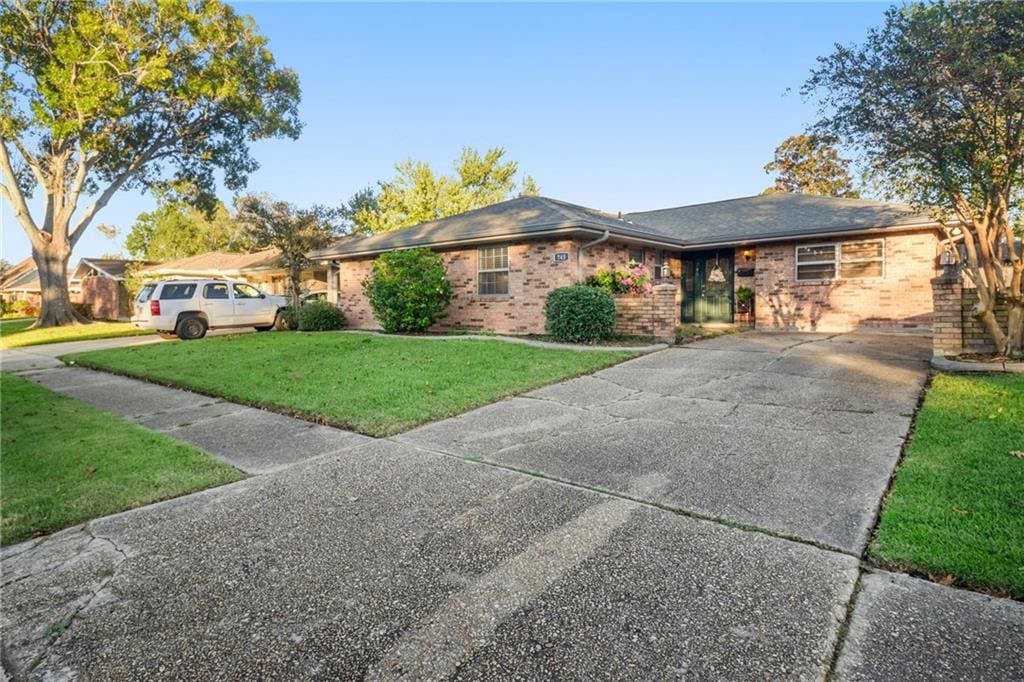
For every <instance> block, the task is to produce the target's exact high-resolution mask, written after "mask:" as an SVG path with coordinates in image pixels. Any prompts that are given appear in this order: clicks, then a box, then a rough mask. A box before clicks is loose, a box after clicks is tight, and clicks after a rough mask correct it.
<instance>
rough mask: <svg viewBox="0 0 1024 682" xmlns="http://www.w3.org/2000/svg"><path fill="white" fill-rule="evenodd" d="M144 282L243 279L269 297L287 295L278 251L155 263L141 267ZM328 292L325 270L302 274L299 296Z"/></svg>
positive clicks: (215, 253) (215, 254)
mask: <svg viewBox="0 0 1024 682" xmlns="http://www.w3.org/2000/svg"><path fill="white" fill-rule="evenodd" d="M141 274H142V276H143V277H144V278H146V279H161V278H165V277H208V278H224V279H236V280H245V281H247V282H249V283H251V284H255V285H256V286H258V287H259V288H261V289H263V290H264V291H265V292H267V293H269V294H282V295H283V294H287V293H288V289H289V286H288V273H287V271H286V270H285V267H284V263H282V261H281V254H280V252H279V251H278V250H277V249H265V250H263V251H257V252H256V253H228V252H225V251H209V252H207V253H201V254H199V255H198V256H189V257H188V258H180V259H178V260H173V261H167V262H164V263H157V264H155V265H152V266H150V267H147V268H143V270H142V272H141ZM326 289H327V268H326V266H323V265H316V266H314V267H311V268H308V269H306V270H303V271H302V293H303V294H310V293H317V292H324V291H326Z"/></svg>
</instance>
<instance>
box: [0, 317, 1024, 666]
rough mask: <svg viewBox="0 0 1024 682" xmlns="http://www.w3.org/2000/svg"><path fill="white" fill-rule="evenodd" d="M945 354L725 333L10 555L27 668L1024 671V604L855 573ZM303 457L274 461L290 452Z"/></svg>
mask: <svg viewBox="0 0 1024 682" xmlns="http://www.w3.org/2000/svg"><path fill="white" fill-rule="evenodd" d="M926 351H927V341H926V340H925V339H920V338H915V337H881V336H871V335H848V336H841V337H835V338H827V337H810V336H786V335H755V334H744V335H742V336H739V337H729V338H722V339H718V340H714V341H711V342H706V343H703V344H699V345H696V346H693V347H687V348H683V349H675V350H669V351H664V352H661V353H656V354H653V355H649V356H645V357H643V358H639V359H637V360H634V361H631V362H628V363H625V364H622V365H619V366H617V367H615V368H612V369H609V370H605V371H603V372H600V373H598V374H597V375H596V376H593V377H586V378H582V379H578V380H574V381H571V382H566V383H563V384H559V385H556V386H551V387H548V388H545V389H542V390H540V391H536V392H534V393H533V394H531V395H530V396H529V397H522V398H516V399H512V400H507V401H502V402H500V403H497V404H495V405H491V406H489V407H485V408H482V409H480V410H476V411H474V412H471V413H468V414H466V415H463V416H462V417H459V418H456V419H452V420H447V421H445V422H440V423H437V424H434V425H430V426H426V427H423V428H421V429H417V430H415V431H412V432H409V433H407V434H404V435H402V436H399V437H397V438H395V439H390V440H372V439H364V438H340V437H339V438H338V439H336V444H335V445H334V446H332V447H333V448H335V449H333V451H331V452H327V453H326V454H322V455H320V456H317V457H313V458H311V459H307V460H304V461H298V462H297V463H295V464H293V465H292V466H289V467H287V468H283V469H281V468H273V467H268V468H267V469H266V471H268V472H269V473H266V474H263V475H258V476H255V477H253V478H250V479H248V480H246V481H242V482H239V483H236V484H232V485H228V486H224V487H222V488H218V489H214V490H210V491H206V492H203V493H198V494H195V495H191V496H187V497H183V498H179V499H176V500H171V501H169V502H165V503H161V504H157V505H152V506H150V507H146V508H143V509H139V510H135V511H131V512H126V513H123V514H119V515H116V516H111V517H107V518H104V519H99V520H96V521H93V522H91V523H89V524H87V525H86V526H85V527H79V528H73V529H69V530H67V531H64V532H61V533H58V534H56V535H53V536H50V537H48V538H45V539H41V540H37V541H33V542H28V543H24V544H21V545H17V546H13V547H8V548H5V549H4V550H3V554H2V555H3V580H4V588H3V608H2V620H0V625H2V630H3V633H4V635H3V637H4V663H5V665H8V666H9V667H10V668H11V669H12V671H13V672H14V673H15V674H16V675H18V676H23V677H31V678H46V679H61V678H69V677H78V678H80V679H126V680H127V679H151V678H157V679H159V678H175V679H211V678H217V679H235V678H238V679H243V678H244V679H251V678H270V677H282V678H288V679H357V678H368V679H443V678H451V677H457V678H460V679H495V678H511V677H521V678H571V679H595V678H601V679H606V678H608V679H610V678H643V679H766V678H767V679H778V678H783V679H821V678H824V677H825V676H826V675H828V674H829V673H830V672H833V673H835V674H836V676H837V677H839V678H844V679H846V678H848V679H871V678H877V676H878V675H879V674H882V673H884V674H890V673H899V672H900V671H905V672H907V671H909V672H911V673H913V672H922V671H923V672H926V673H927V672H935V671H940V672H948V673H949V675H948V676H949V677H956V678H964V677H970V676H971V675H969V674H968V675H965V674H964V673H965V672H966V673H972V672H973V673H976V675H977V676H978V677H982V678H988V679H998V678H1005V679H1013V678H1015V677H1016V678H1019V677H1020V676H1021V675H1024V664H1022V663H1021V661H1020V660H1019V657H1018V656H1017V655H1016V652H1017V651H1018V650H1019V648H1020V646H1021V645H1022V644H1024V608H1021V605H1020V604H1016V603H1014V602H1007V601H1006V600H992V599H989V598H987V597H981V596H979V595H973V594H970V593H963V592H961V591H959V590H952V589H950V588H943V587H940V586H935V585H931V584H929V583H925V582H923V581H920V580H917V579H914V578H909V577H905V576H890V575H889V574H885V573H880V572H872V573H869V574H864V575H862V570H861V566H860V564H859V560H858V554H859V551H860V548H861V547H862V546H863V543H864V540H865V537H866V533H867V530H868V528H869V527H870V525H871V523H872V518H873V515H874V512H875V509H876V507H877V504H878V500H879V498H880V495H881V493H882V491H883V489H884V485H885V481H886V478H887V476H888V473H889V471H890V470H891V468H892V466H893V465H894V463H895V462H896V459H897V457H898V451H899V445H900V438H901V436H902V435H903V432H905V430H906V428H907V426H908V423H909V414H910V412H911V411H912V410H913V408H914V403H915V401H916V399H917V391H918V390H919V388H920V386H921V384H922V382H923V380H924V376H925V371H924V368H925V364H924V360H925V357H926V355H927V352H926ZM64 371H67V372H69V373H68V374H66V375H60V376H67V377H68V380H69V381H72V382H73V383H76V384H77V385H78V386H83V385H86V384H88V383H89V381H88V377H85V376H84V375H83V374H82V372H83V370H75V371H74V372H72V371H71V370H51V372H64ZM47 376H48V378H47V379H46V381H47V382H48V385H51V386H55V387H56V384H59V382H60V379H59V378H58V376H59V375H57V374H50V375H47ZM122 381H123V383H119V384H118V392H119V393H121V394H122V395H129V394H131V392H132V391H134V390H136V389H135V388H133V387H132V383H139V382H131V381H130V380H122ZM141 386H143V387H144V388H139V389H138V390H139V391H140V392H141V393H140V395H143V394H145V395H148V394H147V393H145V391H151V390H152V389H153V388H155V387H152V386H151V385H144V384H143V385H141ZM67 390H68V391H73V390H78V389H74V388H68V389H67ZM162 390H169V389H162ZM82 395H85V394H82ZM129 402H130V401H129ZM172 403H173V400H172V399H170V398H168V400H167V405H172ZM110 409H118V408H116V406H113V404H112V406H111V408H110ZM134 409H136V410H137V409H138V408H137V407H136V408H134ZM172 413H173V410H171V411H168V412H165V413H163V414H165V416H167V415H170V414H172ZM136 416H137V415H136ZM230 418H231V415H230V414H229V415H227V416H224V417H215V418H212V419H211V420H210V423H211V424H216V423H217V421H218V420H220V419H230ZM143 423H144V422H143ZM200 425H201V424H200V423H196V424H194V426H193V428H199V427H200ZM168 433H170V434H172V435H173V433H174V430H173V429H172V430H170V431H168ZM193 435H195V434H193ZM286 443H287V441H286V440H284V439H283V440H282V443H281V444H274V443H272V442H270V441H268V442H267V443H265V444H264V445H265V447H264V448H263V449H264V452H263V453H262V454H261V457H272V456H273V454H274V452H278V451H279V452H280V456H281V457H282V458H283V460H284V461H289V462H290V461H295V458H294V457H293V456H292V455H291V454H290V453H288V452H286V450H287V447H288V446H287V444H286ZM513 469H522V470H524V471H522V472H520V471H515V470H513ZM527 470H528V471H529V473H527V472H526V471H527ZM537 474H542V475H537ZM553 478H558V479H562V481H556V480H552V479H553ZM858 583H859V584H860V586H861V593H862V597H861V602H862V603H863V608H862V607H861V605H859V604H857V603H855V602H854V601H853V599H854V594H855V591H856V590H855V587H856V586H857V585H858ZM964 595H966V596H964ZM844 624H846V625H848V628H847V627H846V626H844ZM847 630H848V631H849V632H850V636H849V637H848V638H847V639H846V641H845V642H842V643H840V637H841V635H842V634H843V633H844V632H846V631H847ZM840 647H841V649H842V653H841V654H840V655H838V656H837V651H838V650H839V649H840ZM911 677H913V675H911Z"/></svg>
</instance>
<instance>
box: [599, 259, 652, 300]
mask: <svg viewBox="0 0 1024 682" xmlns="http://www.w3.org/2000/svg"><path fill="white" fill-rule="evenodd" d="M587 284H589V285H590V286H592V287H597V288H598V289H604V290H605V291H607V292H609V293H612V294H629V295H630V296H643V295H645V294H649V293H651V292H652V291H653V290H654V277H653V276H652V275H651V273H650V271H649V270H648V269H647V268H646V267H644V266H643V265H634V266H632V267H630V268H628V269H627V268H615V269H614V270H598V271H597V273H595V274H594V275H593V276H592V277H590V279H588V280H587Z"/></svg>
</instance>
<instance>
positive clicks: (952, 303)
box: [932, 271, 964, 356]
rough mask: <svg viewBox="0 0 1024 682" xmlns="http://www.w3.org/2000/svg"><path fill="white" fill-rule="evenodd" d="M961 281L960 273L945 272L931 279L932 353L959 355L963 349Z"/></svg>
mask: <svg viewBox="0 0 1024 682" xmlns="http://www.w3.org/2000/svg"><path fill="white" fill-rule="evenodd" d="M963 295H964V285H963V281H962V280H961V279H960V274H959V273H957V272H955V271H953V272H946V273H943V274H942V275H940V276H939V277H936V278H934V279H932V304H933V306H934V309H935V312H934V316H933V318H932V353H933V354H934V355H937V356H944V355H959V354H960V353H961V352H963V349H964V328H963V307H962V300H963Z"/></svg>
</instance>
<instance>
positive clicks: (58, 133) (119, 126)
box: [0, 0, 301, 326]
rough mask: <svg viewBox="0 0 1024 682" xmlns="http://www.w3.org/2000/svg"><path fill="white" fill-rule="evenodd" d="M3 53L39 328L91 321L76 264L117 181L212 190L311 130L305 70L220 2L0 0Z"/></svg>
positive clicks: (0, 107) (7, 136)
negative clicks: (73, 272) (70, 278)
mask: <svg viewBox="0 0 1024 682" xmlns="http://www.w3.org/2000/svg"><path fill="white" fill-rule="evenodd" d="M0 54H2V55H3V60H2V65H0V196H3V198H4V199H5V200H6V201H7V202H8V203H9V204H10V205H11V208H12V210H13V212H14V215H15V216H16V218H17V220H18V222H19V224H20V225H21V227H22V228H23V229H24V231H25V233H26V234H27V235H28V237H29V239H30V241H31V243H32V251H33V255H34V257H35V261H36V264H37V266H38V268H39V273H40V282H41V285H42V289H43V291H42V308H41V312H40V318H39V324H40V326H50V325H58V324H68V323H73V322H75V321H80V318H78V317H77V316H75V314H74V312H73V310H72V309H71V305H70V300H69V298H68V294H67V276H66V269H67V261H68V258H69V257H70V255H71V249H72V248H73V247H74V245H75V243H76V242H77V241H78V240H79V239H80V238H81V236H82V234H83V232H84V231H85V230H86V229H87V228H88V226H89V224H90V223H91V222H92V220H93V218H94V217H95V215H96V213H97V212H98V211H100V210H101V209H102V208H103V207H104V206H105V205H106V204H107V202H109V201H110V199H111V197H112V196H113V195H114V194H115V193H116V192H117V191H118V190H121V189H128V188H132V187H143V188H145V187H150V186H151V185H153V184H154V183H155V182H158V181H160V180H166V179H167V178H168V177H170V178H173V179H175V180H187V181H189V182H190V183H192V184H193V185H194V186H196V187H197V188H198V189H199V190H201V191H202V192H203V193H204V194H206V195H207V196H209V195H211V194H212V191H213V189H214V186H215V171H220V172H221V174H222V177H223V182H224V184H225V185H226V186H227V187H228V188H230V189H239V188H241V187H243V186H244V185H245V182H246V179H247V176H248V175H249V173H251V172H252V171H253V170H254V169H256V168H257V163H256V161H255V160H254V159H253V158H252V156H250V154H249V143H251V142H252V141H254V140H258V139H262V138H268V137H280V136H284V137H296V136H297V135H298V134H299V130H300V127H301V126H300V123H299V120H298V116H297V107H298V102H299V82H298V77H297V76H296V74H295V73H294V72H293V71H291V70H288V69H282V68H279V67H278V66H277V65H276V63H275V61H274V57H273V55H272V54H271V53H270V50H269V49H268V48H267V40H266V38H264V37H263V36H261V35H260V34H259V33H258V32H257V30H256V26H255V24H254V22H253V21H252V19H251V18H249V17H247V16H243V15H239V14H236V13H235V11H234V10H233V9H232V8H231V7H230V6H228V5H226V4H224V3H223V2H221V1H220V0H160V1H159V2H152V1H149V0H76V1H75V2H67V1H64V2H53V1H48V0H0ZM33 191H40V192H41V193H42V194H43V195H44V196H43V200H42V202H41V204H40V205H41V207H42V210H41V211H39V212H37V213H36V214H35V215H33V213H32V211H30V209H29V206H28V202H27V199H28V197H29V196H30V195H31V194H32V192H33ZM85 197H89V199H90V200H91V201H90V203H89V204H88V206H87V207H86V208H84V210H81V211H79V203H80V201H81V200H83V199H84V198H85ZM83 203H84V202H83Z"/></svg>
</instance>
